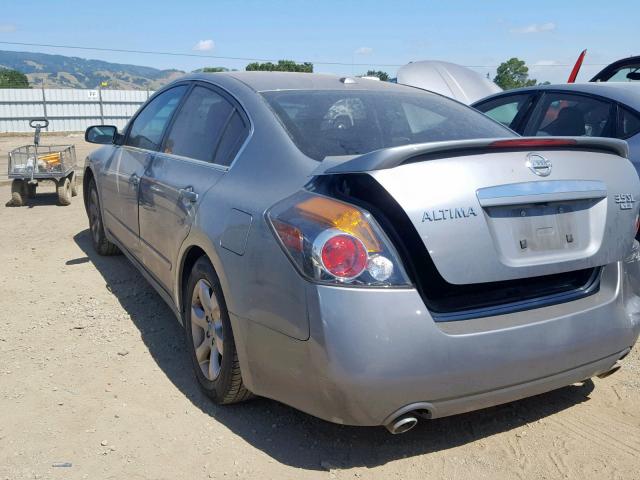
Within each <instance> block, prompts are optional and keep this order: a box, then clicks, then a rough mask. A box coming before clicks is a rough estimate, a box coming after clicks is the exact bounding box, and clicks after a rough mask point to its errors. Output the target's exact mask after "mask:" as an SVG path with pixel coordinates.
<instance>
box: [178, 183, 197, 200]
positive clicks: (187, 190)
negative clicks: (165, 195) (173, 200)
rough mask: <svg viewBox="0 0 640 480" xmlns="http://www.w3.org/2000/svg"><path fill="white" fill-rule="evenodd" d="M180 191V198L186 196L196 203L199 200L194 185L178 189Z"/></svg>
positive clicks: (186, 198)
mask: <svg viewBox="0 0 640 480" xmlns="http://www.w3.org/2000/svg"><path fill="white" fill-rule="evenodd" d="M178 193H179V194H180V198H184V199H185V200H188V201H190V202H191V203H196V202H197V201H198V194H197V193H196V192H194V191H193V187H184V188H181V189H180V190H178Z"/></svg>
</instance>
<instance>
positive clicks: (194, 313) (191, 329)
mask: <svg viewBox="0 0 640 480" xmlns="http://www.w3.org/2000/svg"><path fill="white" fill-rule="evenodd" d="M185 290H186V291H185V296H184V299H185V301H186V303H187V304H186V308H185V337H186V342H187V350H188V351H189V356H190V357H191V362H192V364H193V369H194V371H195V375H196V378H197V380H198V384H199V385H200V387H201V388H202V390H203V391H204V392H205V393H206V394H207V396H209V397H210V398H211V399H212V400H213V401H214V402H216V403H218V404H221V405H222V404H228V403H235V402H241V401H243V400H247V399H249V398H251V397H252V396H253V395H252V394H251V392H250V391H249V390H247V389H246V388H245V386H244V383H243V381H242V374H241V372H240V363H239V362H238V353H237V351H236V345H235V341H234V338H233V332H232V331H231V322H230V321H229V312H228V311H227V307H226V304H225V301H224V297H223V295H222V289H221V288H220V282H219V280H218V276H217V275H216V273H215V271H214V270H213V267H212V266H211V263H210V262H209V261H208V260H207V259H206V258H205V257H202V258H200V259H199V260H198V261H197V262H196V263H195V265H194V267H193V269H192V271H191V275H190V276H189V280H188V282H187V287H186V289H185Z"/></svg>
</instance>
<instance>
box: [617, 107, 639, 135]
mask: <svg viewBox="0 0 640 480" xmlns="http://www.w3.org/2000/svg"><path fill="white" fill-rule="evenodd" d="M639 132H640V116H638V114H637V113H633V112H631V111H630V110H628V109H626V108H624V107H620V113H619V115H618V138H623V139H624V138H629V137H632V136H634V135H635V134H636V133H639Z"/></svg>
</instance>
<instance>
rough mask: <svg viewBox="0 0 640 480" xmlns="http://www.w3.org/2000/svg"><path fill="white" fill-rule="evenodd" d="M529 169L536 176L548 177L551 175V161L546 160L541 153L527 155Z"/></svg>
mask: <svg viewBox="0 0 640 480" xmlns="http://www.w3.org/2000/svg"><path fill="white" fill-rule="evenodd" d="M527 167H529V170H531V171H532V172H533V173H535V174H536V175H539V176H541V177H547V176H549V174H550V173H551V167H552V165H551V161H550V160H547V159H546V158H544V157H543V156H542V155H540V154H539V153H529V154H527Z"/></svg>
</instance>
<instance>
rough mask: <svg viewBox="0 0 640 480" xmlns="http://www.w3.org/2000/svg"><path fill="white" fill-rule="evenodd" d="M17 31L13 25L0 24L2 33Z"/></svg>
mask: <svg viewBox="0 0 640 480" xmlns="http://www.w3.org/2000/svg"><path fill="white" fill-rule="evenodd" d="M15 31H16V26H15V25H14V24H13V23H0V33H12V32H15Z"/></svg>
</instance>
